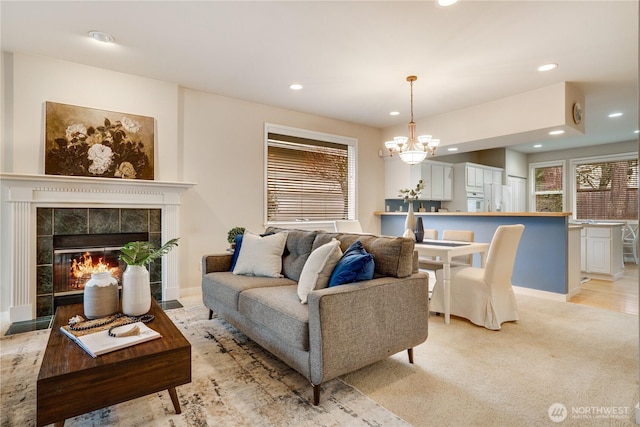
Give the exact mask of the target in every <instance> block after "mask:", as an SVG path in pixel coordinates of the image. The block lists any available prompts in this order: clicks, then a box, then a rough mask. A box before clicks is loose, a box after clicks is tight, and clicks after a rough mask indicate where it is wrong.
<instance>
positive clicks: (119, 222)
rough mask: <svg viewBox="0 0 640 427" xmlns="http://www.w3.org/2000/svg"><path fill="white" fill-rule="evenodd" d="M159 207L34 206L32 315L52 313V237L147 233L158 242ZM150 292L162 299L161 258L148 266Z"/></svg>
mask: <svg viewBox="0 0 640 427" xmlns="http://www.w3.org/2000/svg"><path fill="white" fill-rule="evenodd" d="M161 215H162V211H161V210H160V209H120V208H37V215H36V218H37V219H36V230H37V234H36V248H37V249H36V316H37V317H42V316H50V315H52V314H53V308H54V304H53V299H54V294H53V281H54V279H53V262H54V257H53V249H54V248H53V240H54V236H60V235H75V236H79V235H87V234H93V235H100V234H106V233H148V235H149V241H151V242H152V243H153V244H154V245H155V246H156V247H159V246H160V245H161V242H160V240H161V238H162V237H161V235H162V220H161ZM149 271H150V279H151V294H152V295H153V297H154V298H155V299H156V300H161V299H162V259H160V260H158V261H156V262H154V263H152V264H151V265H150V269H149Z"/></svg>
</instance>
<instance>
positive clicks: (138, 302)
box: [122, 265, 151, 316]
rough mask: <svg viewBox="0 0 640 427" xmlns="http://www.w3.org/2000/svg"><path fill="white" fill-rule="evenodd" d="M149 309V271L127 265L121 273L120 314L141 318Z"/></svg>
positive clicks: (144, 268) (139, 266) (141, 266)
mask: <svg viewBox="0 0 640 427" xmlns="http://www.w3.org/2000/svg"><path fill="white" fill-rule="evenodd" d="M150 308H151V285H150V283H149V270H147V269H146V267H144V266H143V265H127V268H126V270H125V271H124V273H122V312H123V313H124V314H126V315H127V316H141V315H143V314H146V313H148V312H149V309H150Z"/></svg>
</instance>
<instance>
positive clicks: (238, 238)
mask: <svg viewBox="0 0 640 427" xmlns="http://www.w3.org/2000/svg"><path fill="white" fill-rule="evenodd" d="M242 236H243V234H237V235H236V249H235V250H234V251H233V256H232V257H231V269H230V270H229V271H233V269H234V268H236V262H237V261H238V255H240V247H241V246H242Z"/></svg>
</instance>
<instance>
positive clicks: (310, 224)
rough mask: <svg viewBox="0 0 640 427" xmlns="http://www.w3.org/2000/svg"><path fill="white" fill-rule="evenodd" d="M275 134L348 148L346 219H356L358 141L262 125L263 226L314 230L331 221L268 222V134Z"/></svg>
mask: <svg viewBox="0 0 640 427" xmlns="http://www.w3.org/2000/svg"><path fill="white" fill-rule="evenodd" d="M270 133H276V134H280V135H287V136H292V137H298V138H306V139H312V140H316V141H323V142H331V143H335V144H342V145H346V146H347V147H348V152H349V157H351V156H353V170H352V171H350V172H351V173H349V176H348V178H347V179H348V180H349V187H350V191H349V194H350V195H351V199H348V219H356V218H358V180H357V176H358V140H357V139H356V138H352V137H348V136H342V135H335V134H329V133H323V132H316V131H311V130H306V129H300V128H294V127H290V126H283V125H278V124H273V123H265V124H264V145H263V149H264V152H263V159H264V179H263V206H262V212H263V222H264V224H265V226H282V227H285V226H290V225H295V226H296V228H314V226H317V225H323V224H327V223H328V222H331V220H305V221H269V213H268V200H267V199H268V188H267V186H268V181H267V179H268V176H267V175H268V166H269V134H270Z"/></svg>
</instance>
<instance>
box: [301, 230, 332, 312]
mask: <svg viewBox="0 0 640 427" xmlns="http://www.w3.org/2000/svg"><path fill="white" fill-rule="evenodd" d="M341 257H342V251H341V250H340V242H339V241H338V240H336V239H331V241H330V242H329V243H325V244H324V245H322V246H320V247H319V248H316V250H314V251H313V252H311V255H309V258H307V261H306V262H305V263H304V267H302V272H301V273H300V280H298V297H300V302H302V304H306V303H307V296H308V295H309V292H311V291H313V290H314V289H323V288H326V287H327V286H328V285H329V278H331V273H333V269H334V268H335V267H336V264H337V263H338V261H340V258H341Z"/></svg>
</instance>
